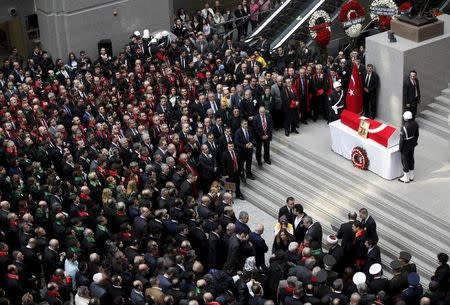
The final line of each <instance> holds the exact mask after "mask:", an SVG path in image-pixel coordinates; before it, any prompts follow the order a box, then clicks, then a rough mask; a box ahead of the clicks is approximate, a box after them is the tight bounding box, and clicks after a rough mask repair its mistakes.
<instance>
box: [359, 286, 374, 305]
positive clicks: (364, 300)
mask: <svg viewBox="0 0 450 305" xmlns="http://www.w3.org/2000/svg"><path fill="white" fill-rule="evenodd" d="M356 288H357V289H358V293H359V295H360V297H361V300H360V304H361V305H366V304H372V303H373V302H374V301H375V295H373V294H369V293H367V284H366V283H362V284H358V285H357V286H356Z"/></svg>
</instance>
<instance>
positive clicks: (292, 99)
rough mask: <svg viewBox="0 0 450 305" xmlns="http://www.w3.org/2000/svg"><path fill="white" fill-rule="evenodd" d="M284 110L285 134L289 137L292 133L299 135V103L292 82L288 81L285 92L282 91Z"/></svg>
mask: <svg viewBox="0 0 450 305" xmlns="http://www.w3.org/2000/svg"><path fill="white" fill-rule="evenodd" d="M281 101H282V109H283V113H284V133H285V134H286V136H287V137H288V136H289V133H290V132H293V133H298V130H297V124H298V120H299V116H298V112H297V108H298V105H299V101H298V98H297V95H296V93H295V91H294V89H293V88H292V80H291V79H290V78H288V79H286V81H285V85H284V88H283V90H282V91H281Z"/></svg>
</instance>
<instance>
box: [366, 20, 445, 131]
mask: <svg viewBox="0 0 450 305" xmlns="http://www.w3.org/2000/svg"><path fill="white" fill-rule="evenodd" d="M438 18H439V20H442V21H443V22H444V34H443V35H440V36H438V37H435V38H431V39H428V40H424V41H422V42H414V41H411V40H408V39H406V38H403V37H399V36H397V35H396V38H397V42H393V43H391V42H389V39H388V37H387V32H384V33H380V34H377V35H373V36H369V37H367V38H366V50H367V53H366V63H371V64H373V65H374V67H375V71H376V72H377V73H378V74H379V76H380V90H379V93H378V104H377V113H378V118H379V119H380V120H381V121H383V122H386V123H389V124H391V125H394V126H397V127H399V126H401V124H402V114H403V81H404V79H405V77H406V76H407V74H408V73H409V71H410V70H416V71H417V73H418V76H417V77H418V79H419V82H420V91H421V104H420V105H419V109H418V112H419V111H420V110H421V109H423V107H424V106H426V105H427V104H429V103H431V102H432V101H433V99H434V97H436V96H438V95H440V92H441V90H442V89H444V88H447V86H448V83H449V81H450V52H449V50H450V16H449V15H442V16H439V17H438Z"/></svg>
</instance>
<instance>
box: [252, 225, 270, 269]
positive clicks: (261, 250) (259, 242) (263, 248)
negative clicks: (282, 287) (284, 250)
mask: <svg viewBox="0 0 450 305" xmlns="http://www.w3.org/2000/svg"><path fill="white" fill-rule="evenodd" d="M248 240H249V241H250V242H251V243H252V245H253V248H254V249H255V260H256V266H258V267H259V266H262V265H264V261H265V260H264V255H265V253H266V252H267V251H269V247H268V246H267V244H266V241H265V240H264V239H263V238H262V237H261V235H259V234H257V233H255V232H251V233H250V234H249V237H248Z"/></svg>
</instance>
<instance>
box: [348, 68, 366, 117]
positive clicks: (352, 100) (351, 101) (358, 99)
mask: <svg viewBox="0 0 450 305" xmlns="http://www.w3.org/2000/svg"><path fill="white" fill-rule="evenodd" d="M345 103H346V104H347V107H346V108H347V109H348V110H350V111H351V112H354V113H357V114H360V113H361V112H362V111H363V93H362V83H361V77H360V76H359V69H358V67H357V66H356V65H355V64H354V65H353V69H352V77H351V78H350V84H349V85H348V92H347V97H346V99H345Z"/></svg>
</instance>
